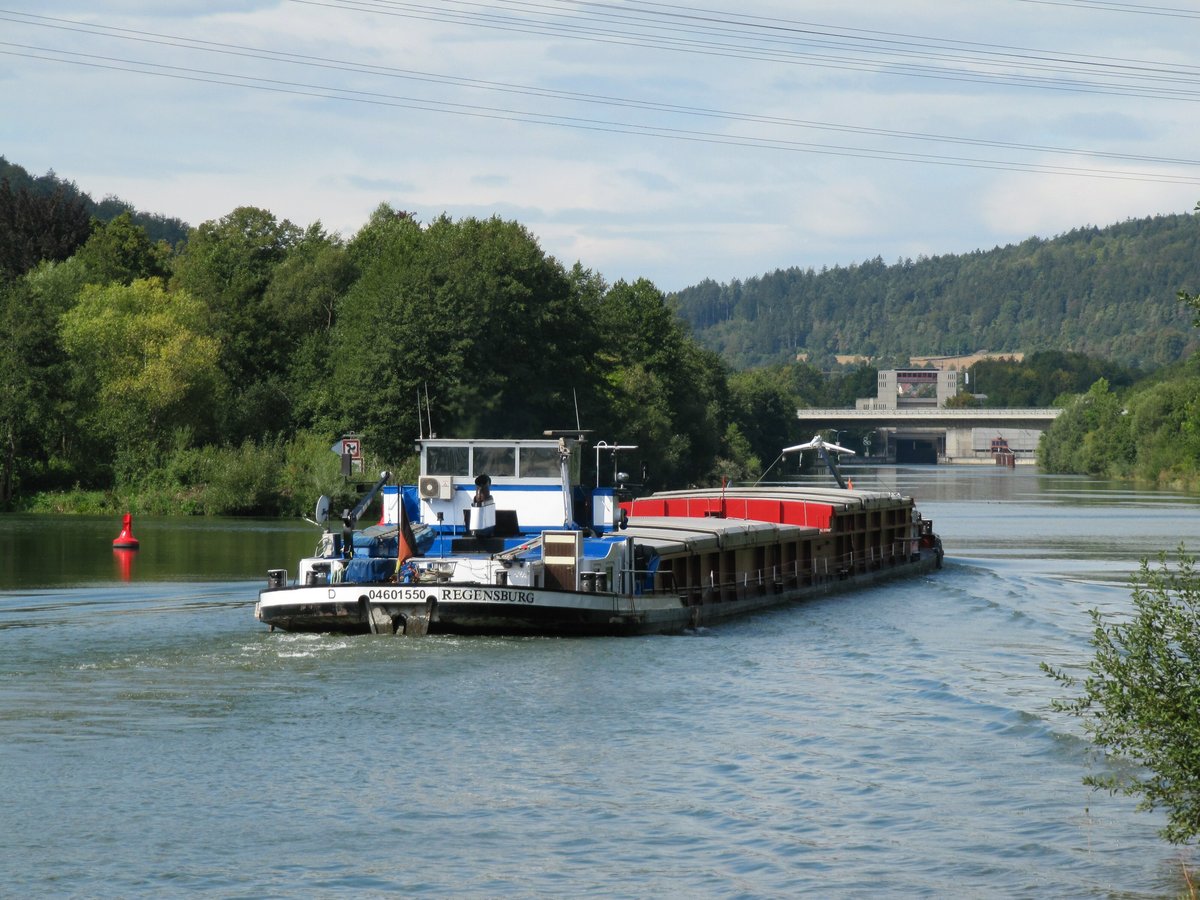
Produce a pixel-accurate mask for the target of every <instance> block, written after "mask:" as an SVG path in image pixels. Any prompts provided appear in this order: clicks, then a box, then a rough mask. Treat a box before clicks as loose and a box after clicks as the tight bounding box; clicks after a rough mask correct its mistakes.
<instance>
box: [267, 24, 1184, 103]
mask: <svg viewBox="0 0 1200 900" xmlns="http://www.w3.org/2000/svg"><path fill="white" fill-rule="evenodd" d="M289 2H292V3H297V4H302V5H308V6H319V7H325V8H329V9H336V10H342V11H352V12H360V13H371V14H377V15H385V16H392V17H399V18H410V19H417V20H422V21H435V22H450V23H454V24H460V25H471V26H474V27H480V28H487V29H489V30H493V31H508V32H514V33H525V34H537V35H553V36H556V37H565V38H571V39H575V40H582V41H588V42H592V43H608V44H617V45H623V46H631V47H637V48H643V49H655V50H670V51H674V52H684V53H699V54H705V55H712V56H723V57H731V58H739V59H752V60H756V61H764V62H776V63H790V64H798V65H808V66H817V67H822V68H831V69H840V70H849V71H865V72H872V73H876V74H886V75H902V76H909V77H919V78H928V79H937V80H949V81H968V82H978V83H986V84H1000V85H1016V86H1024V87H1030V88H1038V89H1044V90H1057V91H1070V92H1076V93H1105V94H1115V95H1122V96H1146V97H1155V98H1158V99H1192V98H1194V95H1195V94H1196V90H1195V89H1192V90H1180V89H1173V88H1170V87H1169V86H1163V85H1170V84H1172V83H1176V84H1187V85H1196V84H1197V79H1198V77H1200V67H1195V66H1165V65H1163V64H1160V63H1154V62H1150V61H1145V60H1128V59H1118V60H1114V59H1110V58H1104V57H1098V56H1088V55H1081V54H1070V53H1060V52H1054V51H1038V50H1032V49H1029V48H1021V47H1011V46H1005V45H998V44H983V43H973V42H962V41H950V40H946V39H941V38H929V37H922V36H918V35H907V34H902V33H893V32H883V31H868V30H865V29H846V28H837V27H834V26H827V25H819V24H814V23H804V22H793V21H790V20H782V19H765V18H763V17H752V16H751V17H747V16H738V17H734V14H728V13H720V14H714V16H710V17H708V18H709V19H710V21H709V24H708V25H707V26H701V25H697V24H696V23H695V22H687V21H683V20H682V19H681V17H683V16H684V15H685V13H683V12H680V10H684V11H688V12H687V13H686V15H688V16H690V17H691V18H702V17H700V16H696V15H694V14H693V12H694V11H696V10H697V9H698V8H696V7H679V6H673V5H669V4H663V3H651V4H640V5H638V6H633V7H632V9H631V11H630V12H621V13H620V14H616V13H609V14H607V15H601V14H599V13H591V12H573V11H570V10H568V11H565V12H560V11H558V10H557V8H556V7H554V6H551V5H548V4H547V3H545V2H531V0H499V2H501V3H502V4H503V5H506V6H508V7H512V8H516V9H517V10H518V11H524V12H526V13H529V15H526V16H525V17H518V16H514V15H506V14H502V13H498V12H494V11H493V10H494V7H493V6H491V5H489V4H486V3H479V2H471V0H444V2H442V3H440V4H439V5H437V6H431V5H428V4H423V3H419V2H402V0H289ZM570 5H571V6H573V7H585V8H602V9H605V10H611V9H618V10H624V9H625V7H624V6H622V7H614V6H613V5H612V4H605V3H586V2H578V3H572V4H570ZM648 7H656V8H660V9H659V10H654V9H648ZM662 9H665V10H670V12H663V11H661V10H662ZM709 12H711V11H709ZM634 13H638V15H634ZM716 16H719V17H720V18H716ZM718 22H719V23H720V25H721V27H716V24H717V23H718ZM625 25H629V26H630V27H633V26H636V30H630V28H625V27H623V26H625ZM765 34H769V37H764V35H765ZM681 35H682V36H681ZM715 38H720V40H717V39H715ZM747 38H752V39H753V40H752V41H751V42H750V43H747V42H746V39H747ZM739 39H740V42H739ZM847 50H849V51H852V52H853V53H855V54H856V56H850V57H847V56H845V55H838V53H837V52H833V51H847ZM963 54H966V55H965V56H964V55H963ZM914 58H916V60H917V61H916V62H914V61H913V59H914ZM957 64H965V66H966V67H964V66H963V65H957ZM984 65H986V66H992V67H993V68H990V69H988V68H980V66H984ZM997 67H998V68H997ZM1052 76H1067V77H1069V78H1071V79H1072V80H1069V81H1064V80H1062V79H1061V78H1056V77H1052ZM1075 76H1086V77H1084V78H1082V79H1080V78H1076V77H1075ZM1097 79H1100V80H1097ZM1105 79H1107V80H1105ZM1116 79H1124V81H1119V80H1116ZM1189 94H1190V95H1193V97H1192V98H1189V96H1188V95H1189Z"/></svg>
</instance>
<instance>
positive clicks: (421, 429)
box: [417, 388, 425, 440]
mask: <svg viewBox="0 0 1200 900" xmlns="http://www.w3.org/2000/svg"><path fill="white" fill-rule="evenodd" d="M417 434H418V435H420V438H421V440H425V421H424V419H422V418H421V389H420V388H417Z"/></svg>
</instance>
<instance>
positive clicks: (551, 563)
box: [542, 531, 583, 591]
mask: <svg viewBox="0 0 1200 900" xmlns="http://www.w3.org/2000/svg"><path fill="white" fill-rule="evenodd" d="M582 538H583V535H582V534H581V533H580V532H578V531H547V532H543V534H542V562H543V564H544V565H545V567H546V578H545V585H546V587H548V588H555V589H557V590H560V591H577V590H579V551H580V547H581V545H582Z"/></svg>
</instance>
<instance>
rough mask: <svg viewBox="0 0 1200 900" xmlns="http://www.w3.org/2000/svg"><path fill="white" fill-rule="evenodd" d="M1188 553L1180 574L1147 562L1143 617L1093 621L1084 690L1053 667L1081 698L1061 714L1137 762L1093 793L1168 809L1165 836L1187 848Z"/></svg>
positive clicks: (1192, 728)
mask: <svg viewBox="0 0 1200 900" xmlns="http://www.w3.org/2000/svg"><path fill="white" fill-rule="evenodd" d="M1195 562H1196V559H1195V557H1194V556H1192V555H1189V554H1188V553H1186V552H1185V551H1184V548H1183V546H1180V548H1179V551H1178V560H1177V566H1176V568H1174V569H1172V568H1171V567H1170V566H1169V564H1168V561H1167V557H1166V554H1165V553H1164V554H1160V555H1159V557H1158V566H1157V567H1156V568H1153V567H1151V565H1150V562H1149V560H1145V559H1144V560H1142V564H1141V569H1140V571H1139V573H1138V574H1137V575H1135V576H1134V588H1133V613H1132V615H1131V616H1130V617H1129V618H1127V619H1122V620H1119V621H1114V620H1112V619H1109V618H1107V617H1105V616H1104V615H1103V614H1101V613H1100V612H1099V611H1098V610H1092V611H1091V617H1092V623H1093V626H1094V630H1093V632H1092V639H1091V644H1092V647H1093V648H1094V650H1095V655H1094V656H1093V658H1092V660H1091V661H1090V663H1089V664H1088V667H1087V671H1088V675H1087V677H1086V678H1084V679H1083V680H1080V679H1078V678H1075V677H1073V676H1071V675H1068V674H1066V673H1065V672H1063V671H1061V670H1058V669H1054V668H1052V667H1050V666H1049V665H1047V664H1045V663H1043V664H1042V669H1043V671H1045V672H1046V673H1047V674H1049V675H1050V676H1051V677H1053V678H1055V679H1057V680H1058V681H1059V683H1061V684H1062V685H1063V686H1064V687H1065V688H1067V689H1069V690H1071V691H1073V692H1078V693H1076V694H1075V696H1073V697H1072V698H1070V699H1065V700H1059V701H1056V702H1055V703H1054V708H1055V709H1057V710H1059V711H1062V712H1067V713H1069V714H1071V715H1074V716H1077V717H1078V718H1079V719H1080V720H1081V721H1082V722H1083V727H1084V730H1085V731H1086V732H1087V734H1088V736H1089V737H1090V738H1091V739H1092V741H1093V742H1094V743H1096V744H1097V745H1098V746H1100V747H1101V748H1103V751H1104V755H1105V757H1106V758H1114V759H1127V760H1132V761H1133V762H1135V763H1136V764H1137V765H1138V766H1139V767H1141V768H1140V771H1137V772H1134V771H1130V770H1128V769H1127V768H1124V767H1121V768H1117V769H1115V770H1111V771H1106V772H1102V773H1099V774H1091V775H1088V776H1086V777H1085V778H1084V783H1085V784H1088V785H1090V786H1092V787H1094V788H1104V789H1107V790H1109V791H1111V792H1114V793H1122V794H1126V795H1128V796H1133V797H1139V798H1141V799H1140V808H1141V809H1146V810H1153V809H1160V808H1161V809H1163V810H1165V811H1166V814H1167V824H1166V826H1165V827H1164V828H1163V829H1162V832H1161V833H1162V835H1163V837H1164V838H1166V839H1167V840H1168V841H1170V842H1171V843H1175V844H1182V843H1187V842H1190V841H1192V840H1194V839H1195V838H1196V837H1200V573H1197V571H1196V569H1195Z"/></svg>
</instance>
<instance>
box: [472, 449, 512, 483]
mask: <svg viewBox="0 0 1200 900" xmlns="http://www.w3.org/2000/svg"><path fill="white" fill-rule="evenodd" d="M472 450H473V455H474V457H475V458H474V460H473V465H472V466H471V472H472V474H475V475H490V476H491V477H492V478H511V477H512V476H514V475H516V474H517V448H516V447H480V446H476V447H474V448H472Z"/></svg>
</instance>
